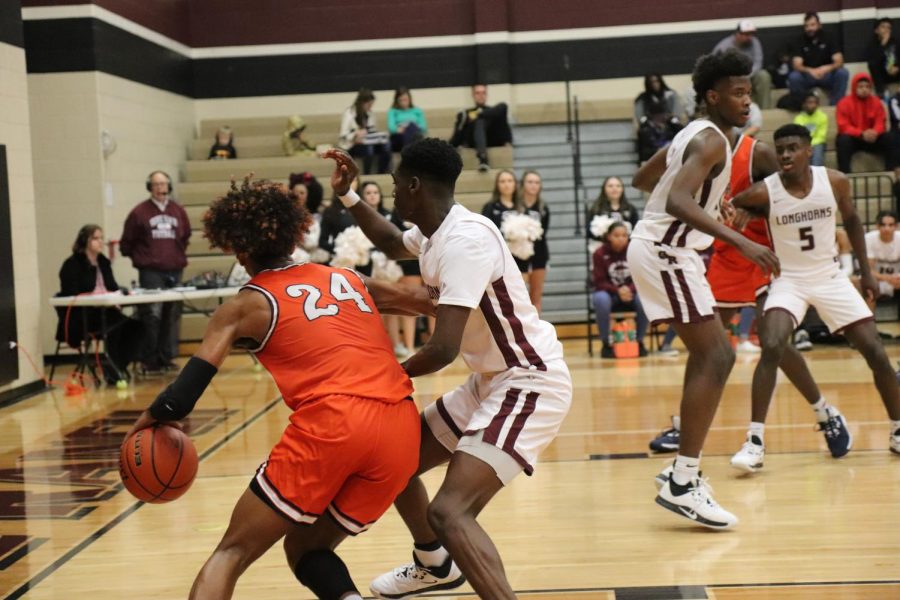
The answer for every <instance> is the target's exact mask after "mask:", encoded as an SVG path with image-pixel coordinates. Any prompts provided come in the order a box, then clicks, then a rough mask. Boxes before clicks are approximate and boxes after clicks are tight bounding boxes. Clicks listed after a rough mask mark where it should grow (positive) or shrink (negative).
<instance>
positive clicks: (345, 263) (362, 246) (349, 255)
mask: <svg viewBox="0 0 900 600" xmlns="http://www.w3.org/2000/svg"><path fill="white" fill-rule="evenodd" d="M373 247H374V246H373V245H372V242H370V241H369V238H367V237H366V235H365V234H364V233H363V232H362V229H360V228H359V227H356V226H355V225H354V226H353V227H348V228H347V229H345V230H344V231H342V232H341V233H339V234H338V236H337V237H336V238H335V240H334V256H333V257H332V259H331V266H333V267H351V268H352V267H355V266H356V265H366V264H368V263H369V260H370V258H369V251H370V250H371V249H372V248H373Z"/></svg>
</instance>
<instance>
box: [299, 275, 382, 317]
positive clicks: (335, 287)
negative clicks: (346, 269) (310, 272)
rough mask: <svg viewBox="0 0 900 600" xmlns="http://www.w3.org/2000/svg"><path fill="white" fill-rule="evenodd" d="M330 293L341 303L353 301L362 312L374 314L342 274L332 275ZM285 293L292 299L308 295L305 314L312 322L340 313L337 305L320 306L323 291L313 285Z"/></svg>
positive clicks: (304, 304) (304, 303)
mask: <svg viewBox="0 0 900 600" xmlns="http://www.w3.org/2000/svg"><path fill="white" fill-rule="evenodd" d="M329 291H330V292H331V297H332V298H334V299H335V300H337V301H339V302H348V301H353V302H355V303H356V307H357V308H358V309H359V310H360V311H361V312H364V313H371V312H372V308H371V307H370V306H369V305H368V304H366V301H365V299H364V298H363V297H362V294H360V293H359V292H357V291H356V290H355V289H353V286H351V285H350V282H349V281H347V278H346V277H345V276H344V275H343V274H342V273H332V274H331V290H329ZM285 292H286V293H287V295H288V296H290V297H291V298H301V297H303V295H304V294H305V295H306V299H305V300H304V301H303V312H304V314H305V315H306V318H307V319H309V320H310V321H315V320H316V319H318V318H319V317H333V316H335V315H336V314H338V312H340V308H339V307H338V305H337V304H326V305H324V306H319V300H321V299H322V291H321V290H319V288H317V287H315V286H313V285H309V284H306V283H298V284H296V285H291V286H288V287H287V289H286V290H285Z"/></svg>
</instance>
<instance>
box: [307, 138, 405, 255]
mask: <svg viewBox="0 0 900 600" xmlns="http://www.w3.org/2000/svg"><path fill="white" fill-rule="evenodd" d="M322 158H330V159H332V160H334V163H335V168H334V172H333V173H332V174H331V188H332V189H333V190H334V193H335V194H337V195H338V196H346V195H347V194H348V193H349V192H350V184H351V183H352V182H353V180H354V179H356V178H357V177H358V176H359V167H358V166H357V164H356V161H354V160H353V157H351V156H350V155H349V154H347V153H346V152H344V151H343V150H339V149H337V148H331V149H329V150H326V151H325V152H324V153H323V154H322ZM348 210H349V211H350V214H352V215H353V218H354V219H356V224H357V225H359V227H360V229H362V230H363V233H365V234H366V237H367V238H369V239H370V240H371V241H372V243H373V244H375V247H376V248H378V249H379V250H381V251H382V252H384V253H385V254H386V255H387V257H388V258H392V259H394V260H401V259H405V258H406V259H408V258H418V257H416V256H414V255H413V254H411V253H410V251H409V250H407V249H406V246H404V245H403V232H402V231H400V230H399V229H398V228H397V226H396V225H394V224H393V223H391V222H390V221H388V220H387V219H385V218H384V217H382V216H381V215H380V214H378V212H377V211H376V210H375V209H374V208H372V207H371V206H369V205H368V204H366V203H365V202H356V204H354V205H353V206H351V207H349V209H348Z"/></svg>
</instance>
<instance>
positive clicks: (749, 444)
mask: <svg viewBox="0 0 900 600" xmlns="http://www.w3.org/2000/svg"><path fill="white" fill-rule="evenodd" d="M660 153H663V156H662V159H660V157H659V155H660ZM660 153H657V155H655V156H654V157H653V159H651V161H652V162H653V163H654V164H656V165H658V164H659V163H662V168H659V167H657V172H658V173H659V174H660V176H661V175H662V170H664V168H665V156H664V151H660ZM776 171H778V159H777V158H776V157H775V152H773V151H772V148H771V147H770V146H768V145H766V144H764V143H763V142H760V141H758V140H756V139H754V138H752V137H749V136H745V135H741V136H740V137H739V138H738V140H737V142H735V144H734V151H733V152H732V157H731V187H730V194H729V198H726V199H725V202H726V203H727V202H729V200H730V197H734V196H735V195H737V194H739V193H740V192H742V191H744V190H746V189H747V188H749V187H750V186H751V185H753V182H755V181H762V180H763V179H765V178H766V177H768V176H769V175H771V174H772V173H775V172H776ZM740 231H741V233H743V235H744V236H745V237H747V238H749V239H751V240H753V241H754V242H756V243H758V244H762V245H765V246H769V247H771V245H772V243H771V241H770V240H769V233H768V228H767V226H766V222H765V219H760V218H757V219H752V220H750V221H749V222H748V223H747V224H746V226H745V227H743V228H742V229H740ZM713 247H714V248H715V252H714V253H713V255H712V258H711V260H710V263H709V268H708V269H707V271H706V278H707V281H709V285H710V288H711V289H712V294H713V298H715V300H716V307H717V309H718V312H719V317H720V318H721V320H722V324H723V325H725V326H726V327H727V326H728V324H729V323H730V322H731V319H732V317H734V314H735V312H736V311H737V310H738V309H739V308H743V307H746V306H755V307H756V314H757V321H756V322H757V328H758V329H762V328H763V327H764V326H765V324H764V321H763V319H762V314H763V311H762V307H763V303H764V302H765V297H766V292H767V290H768V287H769V280H770V276H769V274H768V273H765V272H764V271H763V270H762V269H761V268H759V267H758V266H757V265H755V264H754V263H752V262H751V261H749V260H748V259H747V258H745V257H744V255H743V254H741V253H740V252H739V251H738V250H737V249H736V248H735V247H734V246H731V245H730V244H726V243H725V242H722V241H721V240H718V239H717V240H715V241H713ZM778 366H779V367H781V369H782V370H783V371H784V373H785V375H787V377H788V379H789V380H790V381H791V383H793V384H794V386H795V387H796V388H797V389H798V390H799V391H800V393H801V394H803V397H804V398H806V400H807V402H809V404H810V405H812V406H813V409H814V410H817V409H819V408H821V407H823V406H824V405H825V400H824V398H822V395H821V393H820V391H819V388H818V386H817V385H816V382H815V381H814V380H813V377H812V374H811V373H810V372H809V367H808V366H807V365H806V361H805V360H804V359H803V356H802V355H801V354H800V352H799V351H797V350H796V349H795V348H794V347H793V346H788V347H787V348H785V352H784V354H783V355H782V357H781V363H779V365H778ZM758 404H759V403H756V402H754V403H753V405H752V409H751V422H750V429H749V431H748V432H747V441H746V442H745V443H744V446H743V447H742V448H741V450H740V451H739V452H738V453H737V454H735V456H734V457H733V458H732V459H731V464H732V466H734V467H735V468H736V469H740V470H742V471H748V472H754V471H756V470H757V469H760V468H761V467H762V466H763V458H764V453H765V450H764V444H763V440H764V437H763V434H764V429H765V424H764V421H765V413H766V410H767V408H768V402H766V403H765V405H764V406H760V405H758ZM822 420H824V419H822ZM678 424H679V423H678V420H677V418H673V427H672V428H670V429H667V430H665V431H663V432H662V434H660V436H659V437H657V438H656V439H654V440H653V441H651V442H650V448H651V449H652V450H655V451H657V452H667V451H674V450H677V449H678V442H679V428H678ZM823 429H824V428H823ZM661 482H662V481H661V480H660V481H659V483H661Z"/></svg>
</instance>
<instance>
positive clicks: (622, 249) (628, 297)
mask: <svg viewBox="0 0 900 600" xmlns="http://www.w3.org/2000/svg"><path fill="white" fill-rule="evenodd" d="M627 254H628V229H627V228H626V226H625V223H622V222H621V221H617V222H615V223H613V224H612V225H610V226H609V229H608V230H607V231H606V235H605V236H604V242H603V244H601V245H600V247H599V248H597V250H596V251H594V293H593V294H592V300H593V302H594V317H595V318H596V319H597V329H598V330H599V331H600V341H601V342H602V343H603V348H602V349H601V350H600V356H601V357H602V358H615V353H613V349H612V345H611V344H610V341H609V329H610V326H609V315H610V314H611V313H612V312H613V311H635V312H636V313H637V318H636V319H635V320H636V321H637V341H638V344H639V346H638V347H639V349H640V350H639V351H640V355H641V356H647V349H646V348H645V347H644V336H645V335H646V334H647V325H648V323H647V315H646V314H644V307H643V306H641V300H640V298H638V295H637V291H635V289H634V282H633V281H632V280H631V271H630V270H629V269H628V259H627Z"/></svg>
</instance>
